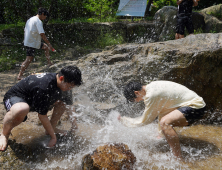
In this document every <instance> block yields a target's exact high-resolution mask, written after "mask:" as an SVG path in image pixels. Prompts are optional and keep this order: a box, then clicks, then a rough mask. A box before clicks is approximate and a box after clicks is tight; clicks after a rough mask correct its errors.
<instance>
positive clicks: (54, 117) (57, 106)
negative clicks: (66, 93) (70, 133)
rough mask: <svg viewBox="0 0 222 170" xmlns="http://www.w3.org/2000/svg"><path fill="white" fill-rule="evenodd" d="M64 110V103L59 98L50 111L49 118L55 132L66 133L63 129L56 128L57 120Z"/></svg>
mask: <svg viewBox="0 0 222 170" xmlns="http://www.w3.org/2000/svg"><path fill="white" fill-rule="evenodd" d="M65 110H66V104H65V103H64V102H62V101H60V100H59V101H57V102H56V103H55V106H54V109H53V113H52V118H51V120H50V123H51V125H52V127H53V129H54V131H55V133H61V134H66V133H67V131H65V130H60V129H57V128H56V125H57V122H58V121H59V119H60V118H61V116H62V114H63V113H64V112H65Z"/></svg>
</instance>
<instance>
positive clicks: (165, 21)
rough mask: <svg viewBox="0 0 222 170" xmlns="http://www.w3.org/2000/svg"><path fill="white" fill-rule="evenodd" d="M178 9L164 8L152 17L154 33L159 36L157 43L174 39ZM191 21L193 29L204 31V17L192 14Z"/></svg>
mask: <svg viewBox="0 0 222 170" xmlns="http://www.w3.org/2000/svg"><path fill="white" fill-rule="evenodd" d="M177 11H178V9H177V8H176V7H173V6H164V7H163V8H161V9H160V10H158V11H157V12H156V14H155V16H154V24H155V32H156V34H157V35H159V41H165V40H169V39H174V37H175V32H176V24H177V17H176V14H177ZM192 21H193V25H194V29H195V30H198V29H199V28H201V29H204V25H205V23H204V17H203V16H202V15H201V14H199V13H197V12H193V15H192Z"/></svg>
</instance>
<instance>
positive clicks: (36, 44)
mask: <svg viewBox="0 0 222 170" xmlns="http://www.w3.org/2000/svg"><path fill="white" fill-rule="evenodd" d="M47 16H49V13H48V11H47V10H46V9H44V8H39V10H38V14H37V15H36V16H33V17H32V18H30V19H29V20H28V21H27V22H26V25H25V29H24V31H25V34H24V46H25V47H26V60H25V61H24V62H23V63H22V65H21V70H20V72H19V74H18V77H17V79H18V80H21V78H22V75H23V73H24V71H25V70H26V68H27V67H28V66H29V64H30V63H31V62H32V60H33V59H34V55H35V49H43V50H45V56H46V58H47V62H48V65H49V66H50V65H52V63H51V61H50V56H49V50H51V51H54V48H53V47H52V45H51V44H50V42H49V41H48V39H47V37H46V36H45V31H44V29H43V24H42V21H41V20H45V19H46V17H47ZM41 39H43V40H44V41H45V43H46V44H47V45H46V44H45V43H42V42H41Z"/></svg>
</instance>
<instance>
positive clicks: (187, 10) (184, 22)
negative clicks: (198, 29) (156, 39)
mask: <svg viewBox="0 0 222 170" xmlns="http://www.w3.org/2000/svg"><path fill="white" fill-rule="evenodd" d="M197 1H198V0H177V5H178V13H177V27H176V35H175V39H180V38H184V30H185V27H186V28H187V30H188V32H189V34H193V33H194V28H193V23H192V7H193V6H197V5H198V2H197Z"/></svg>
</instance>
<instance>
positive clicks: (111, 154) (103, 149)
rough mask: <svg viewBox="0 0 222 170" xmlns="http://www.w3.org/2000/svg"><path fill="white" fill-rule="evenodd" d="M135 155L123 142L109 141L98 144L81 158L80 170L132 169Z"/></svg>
mask: <svg viewBox="0 0 222 170" xmlns="http://www.w3.org/2000/svg"><path fill="white" fill-rule="evenodd" d="M135 162H136V157H135V156H134V154H133V153H132V152H131V150H130V149H129V147H128V146H127V145H125V144H123V143H111V144H106V145H104V146H99V147H98V148H97V149H96V150H95V151H94V152H93V153H91V154H87V155H85V156H84V157H83V160H82V170H102V169H108V170H122V169H127V170H131V169H133V165H134V163H135Z"/></svg>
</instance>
